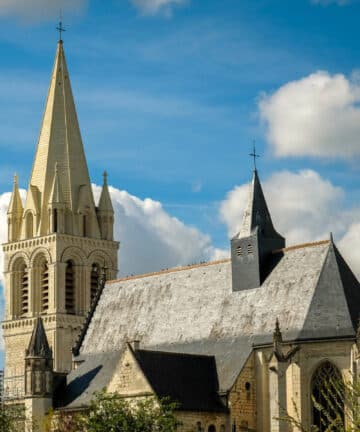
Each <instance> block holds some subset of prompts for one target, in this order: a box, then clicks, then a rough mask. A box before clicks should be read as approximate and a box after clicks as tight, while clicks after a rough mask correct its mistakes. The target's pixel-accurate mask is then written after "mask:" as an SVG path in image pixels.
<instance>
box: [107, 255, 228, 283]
mask: <svg viewBox="0 0 360 432" xmlns="http://www.w3.org/2000/svg"><path fill="white" fill-rule="evenodd" d="M226 262H230V258H226V259H222V260H217V261H209V262H206V263H200V264H191V265H187V266H181V267H173V268H171V269H166V270H160V271H156V272H151V273H143V274H139V275H134V276H125V277H122V278H119V279H113V280H109V281H106V284H107V285H108V284H113V283H116V282H125V281H128V280H133V279H143V278H146V277H150V276H156V275H160V274H167V273H175V272H178V271H183V270H191V269H193V268H198V267H209V266H211V265H216V264H222V263H226Z"/></svg>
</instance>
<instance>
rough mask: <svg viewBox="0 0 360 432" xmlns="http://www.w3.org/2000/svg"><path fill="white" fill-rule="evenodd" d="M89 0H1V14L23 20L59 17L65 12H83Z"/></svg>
mask: <svg viewBox="0 0 360 432" xmlns="http://www.w3.org/2000/svg"><path fill="white" fill-rule="evenodd" d="M86 4H87V0H50V1H49V0H31V1H30V0H0V16H1V15H4V16H8V15H10V16H15V17H17V18H20V19H22V20H24V19H35V20H39V21H40V20H43V19H47V18H52V19H54V18H57V17H58V16H59V12H60V10H61V11H62V12H63V13H67V12H81V11H82V10H83V9H84V8H85V7H86Z"/></svg>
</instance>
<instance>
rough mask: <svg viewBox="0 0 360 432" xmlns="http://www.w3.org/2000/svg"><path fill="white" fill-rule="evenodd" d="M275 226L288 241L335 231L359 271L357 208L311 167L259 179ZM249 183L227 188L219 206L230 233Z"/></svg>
mask: <svg viewBox="0 0 360 432" xmlns="http://www.w3.org/2000/svg"><path fill="white" fill-rule="evenodd" d="M262 186H263V189H264V194H265V196H266V201H267V204H268V206H269V210H270V212H271V215H272V220H273V223H274V226H275V228H276V229H277V230H278V231H279V232H280V233H281V234H282V235H284V236H285V237H286V240H287V244H288V245H291V244H298V243H302V242H307V241H315V240H320V239H326V238H329V233H330V232H332V233H333V234H334V237H335V240H336V239H340V240H339V242H338V243H339V247H340V249H341V251H342V252H343V253H344V256H345V258H348V259H349V262H350V264H351V265H352V268H353V269H354V271H355V272H356V273H357V274H358V275H360V252H359V248H358V247H357V243H356V241H357V240H359V239H360V223H357V221H359V220H360V208H353V209H347V208H346V207H345V205H344V202H345V192H344V190H343V189H342V188H339V187H336V186H334V185H333V184H332V183H331V182H329V181H328V180H325V179H323V178H322V177H321V176H320V175H319V174H318V173H316V172H315V171H312V170H304V171H299V172H297V173H293V172H289V171H282V172H278V173H275V174H273V175H272V176H271V177H270V178H269V179H267V180H266V181H264V182H262ZM248 192H249V184H244V185H241V186H238V187H236V188H234V189H233V190H232V191H230V192H229V193H228V194H227V196H226V198H225V200H224V201H223V202H222V203H221V206H220V215H221V218H222V220H223V221H224V222H225V223H226V225H227V227H228V232H229V236H232V235H234V234H235V233H236V232H237V231H239V228H240V224H241V221H242V214H243V211H244V208H245V205H246V202H247V197H248Z"/></svg>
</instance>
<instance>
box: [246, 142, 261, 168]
mask: <svg viewBox="0 0 360 432" xmlns="http://www.w3.org/2000/svg"><path fill="white" fill-rule="evenodd" d="M249 156H251V157H252V158H253V159H254V171H256V159H257V158H259V157H260V155H258V154H257V153H256V147H255V140H253V151H252V153H249Z"/></svg>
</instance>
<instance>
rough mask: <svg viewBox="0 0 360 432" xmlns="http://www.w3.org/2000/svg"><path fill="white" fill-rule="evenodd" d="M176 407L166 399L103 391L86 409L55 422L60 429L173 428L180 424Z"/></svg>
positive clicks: (151, 431) (144, 431)
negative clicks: (125, 397)
mask: <svg viewBox="0 0 360 432" xmlns="http://www.w3.org/2000/svg"><path fill="white" fill-rule="evenodd" d="M177 407H178V405H177V404H175V403H172V402H170V401H169V400H167V399H163V400H160V401H159V400H158V399H156V398H155V397H146V398H141V399H138V400H132V401H128V400H125V399H124V398H123V397H121V396H120V395H119V394H117V393H106V392H105V391H102V392H100V393H97V394H96V396H95V398H94V399H93V400H92V401H91V403H90V405H89V407H88V408H86V409H85V410H84V411H82V412H81V413H79V414H77V415H74V416H72V417H71V419H70V418H69V416H67V417H58V418H57V420H56V422H55V423H56V424H57V426H56V429H57V430H58V431H59V432H60V431H61V432H62V431H63V430H66V431H68V432H70V431H76V432H174V431H176V429H177V426H179V424H180V423H179V421H178V420H177V419H176V417H175V415H174V410H175V409H176V408H177ZM65 423H66V425H65ZM64 427H65V429H64Z"/></svg>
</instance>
